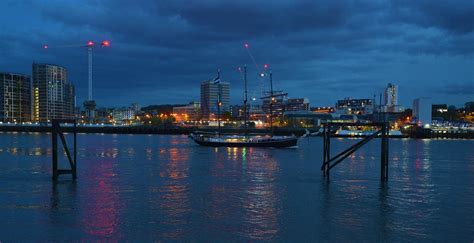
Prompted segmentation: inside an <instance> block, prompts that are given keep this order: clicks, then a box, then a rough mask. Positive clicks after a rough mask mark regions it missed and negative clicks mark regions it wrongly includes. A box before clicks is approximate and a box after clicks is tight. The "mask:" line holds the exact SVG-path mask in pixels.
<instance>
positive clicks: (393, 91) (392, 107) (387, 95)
mask: <svg viewBox="0 0 474 243" xmlns="http://www.w3.org/2000/svg"><path fill="white" fill-rule="evenodd" d="M383 97H384V107H383V110H384V112H396V111H398V110H397V106H398V85H395V84H392V83H388V85H387V87H386V88H385V92H384V96H383Z"/></svg>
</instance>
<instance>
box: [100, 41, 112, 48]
mask: <svg viewBox="0 0 474 243" xmlns="http://www.w3.org/2000/svg"><path fill="white" fill-rule="evenodd" d="M101 46H103V47H109V46H110V41H108V40H105V41H102V43H101Z"/></svg>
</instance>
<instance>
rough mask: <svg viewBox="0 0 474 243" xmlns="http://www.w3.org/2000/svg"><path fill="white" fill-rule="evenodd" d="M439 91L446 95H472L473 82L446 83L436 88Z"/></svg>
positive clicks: (473, 93)
mask: <svg viewBox="0 0 474 243" xmlns="http://www.w3.org/2000/svg"><path fill="white" fill-rule="evenodd" d="M438 92H439V93H442V94H447V95H463V96H468V95H470V96H471V97H474V82H472V83H461V84H447V85H445V86H443V87H442V88H440V89H438Z"/></svg>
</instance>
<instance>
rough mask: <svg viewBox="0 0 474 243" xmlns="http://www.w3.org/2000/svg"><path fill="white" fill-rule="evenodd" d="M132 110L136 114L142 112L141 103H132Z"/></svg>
mask: <svg viewBox="0 0 474 243" xmlns="http://www.w3.org/2000/svg"><path fill="white" fill-rule="evenodd" d="M132 110H133V112H135V114H139V113H140V112H141V106H140V104H139V103H132Z"/></svg>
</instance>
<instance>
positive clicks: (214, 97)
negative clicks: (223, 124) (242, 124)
mask: <svg viewBox="0 0 474 243" xmlns="http://www.w3.org/2000/svg"><path fill="white" fill-rule="evenodd" d="M219 95H220V101H221V104H222V105H221V108H220V112H221V116H222V114H223V113H224V112H228V111H230V104H229V101H230V84H229V83H228V82H219V83H215V82H214V81H213V80H209V81H203V82H202V83H201V119H203V120H213V119H217V115H218V107H217V104H218V100H219Z"/></svg>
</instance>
